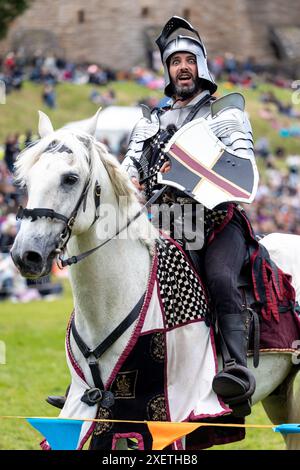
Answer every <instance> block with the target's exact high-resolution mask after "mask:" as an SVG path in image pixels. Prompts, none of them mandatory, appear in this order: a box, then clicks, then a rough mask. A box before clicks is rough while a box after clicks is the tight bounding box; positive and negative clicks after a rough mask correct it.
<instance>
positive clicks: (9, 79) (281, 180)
mask: <svg viewBox="0 0 300 470" xmlns="http://www.w3.org/2000/svg"><path fill="white" fill-rule="evenodd" d="M210 69H211V71H212V72H213V74H214V75H215V77H216V80H217V81H220V80H223V81H224V80H225V81H227V82H229V83H232V84H238V85H240V86H242V87H249V88H256V87H257V86H258V84H259V83H261V82H262V81H263V82H264V83H266V82H271V83H273V84H276V85H278V86H280V87H286V88H290V87H291V79H290V78H286V77H285V78H282V75H278V74H277V75H276V74H275V75H270V74H268V72H267V71H265V70H263V69H261V67H260V66H258V65H257V64H256V63H255V61H254V59H252V58H249V59H248V60H246V61H245V62H244V63H238V62H237V61H236V59H235V58H234V57H233V56H232V55H230V54H226V55H225V56H224V57H216V58H214V59H213V60H212V61H211V62H210ZM0 70H1V72H0V80H1V79H2V80H4V81H5V83H6V87H7V92H11V91H12V90H19V89H20V88H21V87H22V83H23V80H25V79H29V80H31V81H33V82H36V83H39V84H42V85H43V95H42V99H43V101H44V103H45V104H46V105H47V106H48V107H50V108H55V107H56V95H55V86H56V84H57V83H59V82H61V81H71V82H73V83H75V84H79V85H80V84H84V83H91V84H92V85H93V88H92V89H91V92H90V96H89V99H90V100H91V101H92V102H94V103H95V104H97V105H101V106H109V105H111V104H115V103H117V96H116V94H115V91H114V89H113V88H111V87H110V86H109V85H110V83H111V82H112V81H115V80H133V81H135V82H136V83H139V84H141V85H144V86H145V87H147V88H148V90H150V91H149V96H148V97H147V98H145V99H144V100H143V103H146V104H148V105H149V106H150V107H154V106H156V105H157V104H158V99H157V98H155V97H154V98H153V97H152V96H151V90H156V89H159V90H163V87H164V79H163V76H162V74H161V70H159V61H158V60H156V58H155V61H154V62H153V67H152V68H148V67H134V68H133V69H131V70H129V71H121V72H114V71H112V70H110V69H107V68H104V67H101V66H99V65H97V64H80V65H77V64H73V63H70V62H67V61H65V60H63V59H60V58H56V57H54V56H51V55H50V56H47V57H43V56H41V55H39V54H37V56H36V57H34V58H33V59H32V60H31V61H30V62H26V63H25V62H24V61H22V60H21V59H20V58H18V57H17V56H16V55H15V54H13V53H10V54H8V55H7V56H6V57H5V59H4V60H3V62H2V68H1V69H0ZM99 85H108V87H107V88H106V89H105V90H103V89H100V88H99ZM259 104H260V107H259V111H258V112H259V115H260V117H261V119H263V120H265V121H267V122H268V123H269V124H270V126H271V127H272V128H274V129H275V130H276V131H277V132H278V133H279V135H280V136H281V137H285V138H289V137H291V136H293V137H295V136H296V137H299V136H300V112H299V110H298V109H297V108H296V107H295V106H294V105H293V104H292V103H284V102H282V101H281V100H279V99H278V97H277V96H276V93H275V94H274V92H264V93H262V94H261V95H260V97H259ZM281 118H284V119H285V122H287V123H290V128H288V127H285V128H282V125H281V120H280V119H281ZM295 123H296V124H295ZM290 129H293V130H294V134H291V130H290ZM295 129H299V133H298V134H297V133H295V132H296V130H295ZM33 139H35V137H34V136H32V132H31V131H29V130H28V131H26V132H25V133H24V135H22V136H20V135H18V134H16V133H15V134H13V133H11V134H10V135H8V136H7V139H6V141H5V142H4V157H3V160H0V300H1V298H5V297H7V296H8V297H9V298H11V299H12V300H14V301H28V300H32V299H34V298H41V297H47V296H51V295H53V294H59V293H60V292H61V289H62V288H61V285H60V284H53V283H51V280H50V279H47V280H46V281H43V283H42V284H40V285H32V284H31V285H29V283H28V282H26V281H25V280H24V279H23V278H21V277H20V275H19V274H18V272H17V270H16V269H15V267H14V265H13V263H12V262H11V260H10V256H9V247H10V246H11V244H12V242H13V240H14V237H15V235H16V233H17V230H18V222H17V221H16V218H15V214H16V212H17V208H18V206H19V204H23V205H24V203H25V201H24V198H25V195H24V194H23V193H22V191H21V190H20V188H18V187H17V186H15V184H14V180H13V171H14V168H13V165H14V162H15V159H16V156H17V155H18V153H19V152H20V150H22V149H23V148H24V147H26V146H27V145H29V144H30V143H31V142H32V140H33ZM107 145H109V143H108V142H107ZM126 145H127V136H124V139H123V140H122V142H120V152H119V159H120V160H122V157H123V155H124V153H125V151H126ZM255 149H256V157H257V160H258V163H259V166H260V169H261V181H260V185H259V189H258V192H257V195H256V198H255V201H254V202H253V203H252V204H251V205H247V206H246V207H245V209H246V212H247V214H248V215H249V217H250V220H251V222H252V225H253V228H254V230H255V232H256V233H258V234H267V233H271V232H289V233H294V234H298V235H300V151H299V155H290V154H289V153H288V152H287V150H286V148H285V146H284V140H283V145H282V146H281V147H278V148H276V149H275V150H274V151H272V150H271V145H270V142H269V140H268V138H267V137H266V136H261V137H260V138H259V139H257V140H256V142H255Z"/></svg>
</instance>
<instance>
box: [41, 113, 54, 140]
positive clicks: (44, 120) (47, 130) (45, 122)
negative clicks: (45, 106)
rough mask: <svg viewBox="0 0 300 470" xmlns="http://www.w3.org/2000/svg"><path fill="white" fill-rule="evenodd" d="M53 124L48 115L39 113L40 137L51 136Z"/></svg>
mask: <svg viewBox="0 0 300 470" xmlns="http://www.w3.org/2000/svg"><path fill="white" fill-rule="evenodd" d="M53 131H54V129H53V126H52V123H51V121H50V119H49V117H48V116H47V114H45V113H43V111H39V135H40V137H41V138H43V137H46V135H48V134H51V132H53Z"/></svg>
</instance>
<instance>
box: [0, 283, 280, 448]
mask: <svg viewBox="0 0 300 470" xmlns="http://www.w3.org/2000/svg"><path fill="white" fill-rule="evenodd" d="M66 287H67V286H66ZM71 310H72V299H71V293H70V290H69V288H68V287H67V289H66V293H65V295H64V297H63V298H62V299H60V300H56V301H53V302H42V301H38V302H31V303H28V304H12V303H10V302H3V303H1V304H0V332H1V333H0V340H1V341H4V342H5V344H6V350H7V354H6V356H7V357H6V362H7V363H6V364H5V365H0V397H1V398H0V416H7V415H13V416H57V414H58V413H57V411H58V410H56V409H55V408H53V407H51V406H50V405H48V404H47V403H46V402H45V397H46V396H47V395H49V394H54V395H55V394H59V395H60V394H62V393H63V392H64V391H65V389H66V387H67V385H68V383H69V372H68V369H67V365H66V361H65V351H64V337H65V330H66V325H67V322H68V318H69V314H70V312H71ZM247 422H248V423H251V424H269V423H270V422H269V420H268V419H267V417H266V415H265V413H264V411H263V409H262V407H261V406H260V405H257V406H255V407H254V410H253V413H252V415H251V416H250V417H249V418H248V419H247ZM40 440H41V439H40V435H39V434H38V433H37V432H36V431H35V430H34V429H33V428H31V426H30V425H29V424H27V423H26V422H25V421H24V420H15V419H1V418H0V450H4V449H6V450H16V449H18V450H21V449H24V450H27V449H31V450H32V449H33V450H34V449H38V448H39V442H40ZM283 448H284V445H283V440H282V438H281V436H280V435H279V434H277V433H274V432H273V431H272V430H271V429H270V430H269V429H267V430H266V429H263V430H258V429H255V430H253V429H251V430H249V431H247V437H246V439H245V440H243V441H241V442H238V443H235V444H230V445H227V446H215V447H213V449H247V450H249V449H253V450H254V449H255V450H258V449H265V450H271V449H283Z"/></svg>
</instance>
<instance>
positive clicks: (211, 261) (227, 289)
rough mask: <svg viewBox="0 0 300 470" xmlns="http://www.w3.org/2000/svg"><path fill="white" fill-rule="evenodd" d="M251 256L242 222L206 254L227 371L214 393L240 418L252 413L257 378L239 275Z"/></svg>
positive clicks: (229, 228) (215, 382)
mask: <svg viewBox="0 0 300 470" xmlns="http://www.w3.org/2000/svg"><path fill="white" fill-rule="evenodd" d="M246 253H247V246H246V242H245V237H244V234H243V231H242V229H241V227H239V225H238V223H237V222H236V221H235V222H230V223H229V224H228V225H227V226H226V227H225V229H224V230H223V231H222V232H220V233H219V234H218V235H217V236H216V238H215V240H214V241H213V242H212V243H211V245H209V246H208V248H207V250H206V253H205V271H206V278H207V285H208V288H209V292H210V295H211V298H212V302H213V304H214V307H215V311H216V315H217V321H218V329H219V332H220V337H221V345H222V353H223V362H224V370H223V371H221V372H219V373H218V374H217V375H216V377H215V378H214V380H213V390H214V391H215V392H216V393H217V394H218V395H219V396H220V397H221V398H222V399H223V400H224V402H225V403H227V404H228V405H229V406H230V407H231V408H232V410H233V413H234V414H235V415H236V416H240V417H241V416H246V415H248V414H249V413H250V412H251V406H250V405H251V401H250V398H251V395H252V394H253V392H254V390H255V379H254V376H253V374H252V373H251V372H250V371H249V370H248V369H247V348H248V323H249V319H248V312H246V311H243V304H242V298H241V294H240V292H239V289H238V276H239V274H240V272H241V269H242V267H243V263H244V260H245V257H246Z"/></svg>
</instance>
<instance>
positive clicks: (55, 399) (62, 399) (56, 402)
mask: <svg viewBox="0 0 300 470" xmlns="http://www.w3.org/2000/svg"><path fill="white" fill-rule="evenodd" d="M69 390H70V385H69V386H68V388H67V390H66V393H65V395H64V396H62V395H49V396H48V397H47V398H46V402H47V403H49V405H52V406H55V407H56V408H59V409H62V408H63V407H64V404H65V403H66V399H67V396H68V393H69Z"/></svg>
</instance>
